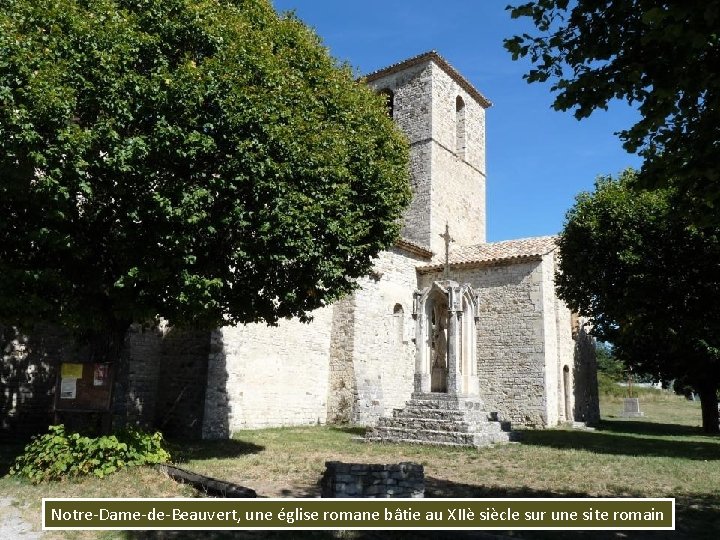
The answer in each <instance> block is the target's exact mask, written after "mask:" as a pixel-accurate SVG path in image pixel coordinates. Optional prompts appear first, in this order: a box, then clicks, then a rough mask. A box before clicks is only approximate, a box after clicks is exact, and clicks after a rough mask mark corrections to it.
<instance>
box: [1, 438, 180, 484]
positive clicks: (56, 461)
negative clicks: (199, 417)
mask: <svg viewBox="0 0 720 540" xmlns="http://www.w3.org/2000/svg"><path fill="white" fill-rule="evenodd" d="M169 460H170V454H169V453H168V452H167V451H166V450H165V449H164V448H163V437H162V434H161V433H159V432H156V433H153V434H149V433H143V432H141V431H134V430H126V431H123V432H121V433H119V434H117V435H105V436H102V437H86V436H84V435H80V434H79V433H69V434H68V433H66V432H65V426H63V425H62V424H60V425H57V426H50V429H49V432H48V433H46V434H44V435H36V436H34V437H33V438H32V441H31V442H30V444H28V445H27V446H26V447H25V451H24V452H23V454H22V455H20V456H18V458H17V459H16V460H15V464H14V465H13V467H12V468H11V469H10V474H12V475H16V476H24V477H27V478H29V479H30V480H31V481H32V482H33V483H38V482H42V481H45V480H59V479H60V478H63V477H72V476H79V475H82V474H94V475H95V476H98V477H100V478H102V477H104V476H105V475H108V474H111V473H113V472H115V471H118V470H120V469H122V468H125V467H132V466H137V465H147V464H152V463H164V462H167V461H169Z"/></svg>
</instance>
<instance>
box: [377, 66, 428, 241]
mask: <svg viewBox="0 0 720 540" xmlns="http://www.w3.org/2000/svg"><path fill="white" fill-rule="evenodd" d="M432 84H433V70H432V64H431V63H430V62H429V61H428V62H424V63H421V64H420V65H416V66H412V67H410V68H408V69H405V70H403V71H401V72H399V73H392V74H390V75H387V76H385V77H381V78H379V79H376V80H374V81H372V82H371V83H370V85H371V86H372V87H373V88H375V89H377V90H383V89H388V90H390V91H392V92H393V95H394V100H393V119H394V120H395V123H396V124H397V126H398V127H399V128H400V130H401V131H402V132H403V133H404V134H405V136H406V137H407V138H408V141H409V142H410V146H411V152H410V182H411V187H412V191H413V199H412V201H411V203H410V206H409V208H408V209H407V210H406V212H405V220H404V228H403V230H402V233H401V234H402V236H403V237H404V238H407V239H408V240H412V241H413V242H416V243H418V244H420V245H424V246H428V247H429V246H430V162H431V155H430V154H431V147H432V118H433V117H432V106H433V104H432Z"/></svg>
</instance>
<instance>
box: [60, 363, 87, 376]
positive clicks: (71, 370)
mask: <svg viewBox="0 0 720 540" xmlns="http://www.w3.org/2000/svg"><path fill="white" fill-rule="evenodd" d="M82 368H83V365H82V364H65V363H63V365H62V367H61V368H60V378H61V379H82Z"/></svg>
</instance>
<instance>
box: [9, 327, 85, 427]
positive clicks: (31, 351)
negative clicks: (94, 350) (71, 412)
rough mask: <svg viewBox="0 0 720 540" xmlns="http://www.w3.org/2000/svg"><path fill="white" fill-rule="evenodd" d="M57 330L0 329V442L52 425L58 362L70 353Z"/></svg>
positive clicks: (68, 343)
mask: <svg viewBox="0 0 720 540" xmlns="http://www.w3.org/2000/svg"><path fill="white" fill-rule="evenodd" d="M72 349H73V341H72V340H71V339H70V337H69V336H68V335H67V334H66V333H65V332H64V331H63V330H62V329H60V328H57V327H53V326H50V325H43V324H37V325H35V327H34V329H33V330H32V331H31V332H30V333H29V334H28V335H25V334H22V333H20V332H19V331H18V330H17V329H15V328H13V327H8V326H5V327H2V326H0V354H2V363H1V364H0V439H13V440H18V439H25V438H28V437H29V436H30V435H34V434H36V433H42V432H44V431H46V430H47V428H48V426H49V425H50V424H51V423H52V422H53V413H52V408H53V400H54V397H55V380H56V379H55V378H56V373H57V363H58V360H59V359H61V358H65V357H67V356H69V355H70V354H72Z"/></svg>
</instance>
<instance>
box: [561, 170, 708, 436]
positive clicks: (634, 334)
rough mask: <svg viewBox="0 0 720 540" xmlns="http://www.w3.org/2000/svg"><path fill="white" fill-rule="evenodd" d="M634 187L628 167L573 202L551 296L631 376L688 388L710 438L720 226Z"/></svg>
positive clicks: (670, 196) (668, 197) (667, 192)
mask: <svg viewBox="0 0 720 540" xmlns="http://www.w3.org/2000/svg"><path fill="white" fill-rule="evenodd" d="M637 182H638V179H637V175H636V174H635V172H634V171H632V170H628V171H626V172H625V173H623V174H622V175H621V176H620V177H619V178H618V179H616V180H615V179H612V178H609V177H604V178H600V179H598V181H597V183H596V189H595V192H594V193H582V194H580V195H579V196H578V198H577V200H576V203H575V205H574V206H573V208H572V209H571V210H570V211H569V213H568V215H567V220H566V223H565V227H564V229H563V231H562V233H561V235H560V239H559V247H560V251H561V253H562V260H561V262H560V265H559V272H558V275H557V276H556V280H557V281H556V283H557V290H558V295H559V296H560V297H561V298H562V299H563V300H565V301H566V302H567V303H568V305H569V306H570V307H571V309H574V310H576V311H577V312H578V313H580V314H581V315H584V316H587V317H589V318H590V320H591V324H592V332H593V333H594V334H595V335H596V336H597V337H598V338H600V339H602V340H605V341H610V342H612V343H613V344H614V345H615V347H614V349H613V350H614V353H615V355H616V356H617V357H618V358H620V359H622V360H623V361H625V362H626V363H627V364H628V365H629V366H631V367H632V368H633V371H635V372H641V373H642V372H647V373H651V374H653V375H655V376H657V377H658V378H661V379H665V380H670V379H673V378H678V377H682V378H685V379H686V380H688V381H690V382H691V383H692V384H693V386H694V387H695V388H696V389H697V390H698V391H699V393H700V396H701V400H702V401H703V425H704V428H705V429H706V430H707V431H713V432H717V431H718V412H717V396H716V391H717V389H718V388H719V387H720V227H705V228H698V227H696V226H693V225H692V224H691V223H690V220H689V217H688V216H687V215H686V214H684V213H682V212H679V211H678V209H677V199H678V193H677V191H676V190H675V189H670V188H668V189H664V190H640V189H639V188H638V186H637ZM713 411H714V413H713ZM713 426H714V427H713Z"/></svg>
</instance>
